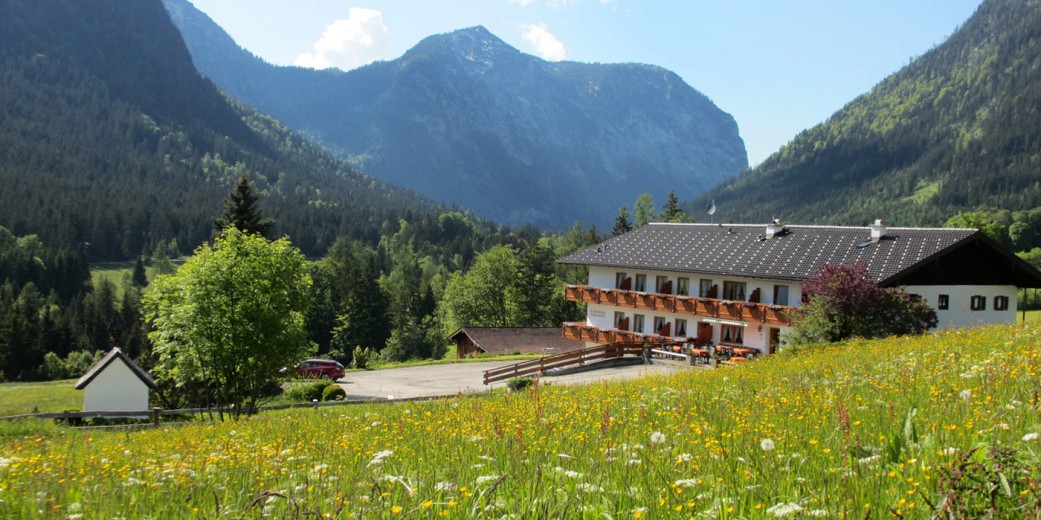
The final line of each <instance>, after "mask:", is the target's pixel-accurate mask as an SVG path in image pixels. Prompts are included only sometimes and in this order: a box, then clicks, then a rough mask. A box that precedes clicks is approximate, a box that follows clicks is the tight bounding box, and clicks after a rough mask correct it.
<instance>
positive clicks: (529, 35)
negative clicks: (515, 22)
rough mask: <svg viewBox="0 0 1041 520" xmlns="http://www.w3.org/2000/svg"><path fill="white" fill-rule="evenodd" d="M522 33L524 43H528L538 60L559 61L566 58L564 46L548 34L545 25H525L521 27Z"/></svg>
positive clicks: (551, 34)
mask: <svg viewBox="0 0 1041 520" xmlns="http://www.w3.org/2000/svg"><path fill="white" fill-rule="evenodd" d="M521 29H522V30H523V31H524V41H526V42H528V45H530V46H531V48H532V50H534V51H535V54H537V55H538V56H539V57H540V58H542V59H545V60H549V61H560V60H563V59H564V58H567V51H565V50H564V44H563V43H561V42H560V40H558V39H557V37H556V36H553V33H551V32H549V29H548V28H547V27H546V24H544V23H540V24H538V25H534V24H525V25H522V26H521Z"/></svg>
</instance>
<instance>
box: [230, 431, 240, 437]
mask: <svg viewBox="0 0 1041 520" xmlns="http://www.w3.org/2000/svg"><path fill="white" fill-rule="evenodd" d="M236 433H238V431H236V430H231V431H230V432H228V435H231V436H232V437H234V436H235V434H236Z"/></svg>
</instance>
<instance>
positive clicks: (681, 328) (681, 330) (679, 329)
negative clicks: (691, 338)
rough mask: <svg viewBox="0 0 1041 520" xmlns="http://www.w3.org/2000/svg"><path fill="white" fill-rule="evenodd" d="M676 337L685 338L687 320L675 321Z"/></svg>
mask: <svg viewBox="0 0 1041 520" xmlns="http://www.w3.org/2000/svg"><path fill="white" fill-rule="evenodd" d="M673 335H674V336H677V337H686V336H687V320H676V334H673Z"/></svg>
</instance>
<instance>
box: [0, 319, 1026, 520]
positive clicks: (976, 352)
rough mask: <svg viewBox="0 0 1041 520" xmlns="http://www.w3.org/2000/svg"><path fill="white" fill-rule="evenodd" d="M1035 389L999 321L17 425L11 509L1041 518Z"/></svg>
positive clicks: (12, 440)
mask: <svg viewBox="0 0 1041 520" xmlns="http://www.w3.org/2000/svg"><path fill="white" fill-rule="evenodd" d="M1039 392H1041V327H1039V326H1026V327H1022V326H994V327H983V328H977V329H971V330H952V331H944V332H940V333H936V334H929V335H925V336H921V337H913V338H890V339H886V340H877V341H852V342H849V343H845V344H841V345H832V346H826V347H820V348H815V349H809V350H804V351H802V352H799V353H798V354H779V355H775V356H770V357H767V358H764V359H762V360H756V361H753V362H748V363H744V364H741V365H737V366H733V367H727V368H720V369H717V370H690V371H684V372H682V373H679V374H677V375H673V376H649V377H646V378H642V379H638V380H627V381H619V382H613V383H597V384H591V385H588V386H563V385H545V384H542V385H537V386H535V387H533V388H532V389H530V390H528V391H524V392H515V393H505V392H501V393H493V394H490V395H483V396H482V397H480V398H476V397H457V398H452V399H443V400H437V401H431V402H408V403H389V404H381V405H376V404H362V405H357V406H351V407H335V408H319V409H316V410H311V409H305V410H291V411H284V412H282V411H279V412H270V413H264V414H260V415H257V416H254V417H248V418H245V419H242V420H239V421H237V422H231V421H229V422H226V423H216V424H204V423H194V424H187V425H182V426H178V427H169V428H159V429H147V430H141V431H130V432H126V431H123V432H108V431H77V430H69V429H60V430H54V431H40V432H38V433H30V434H28V435H20V436H19V435H14V434H12V435H7V434H5V433H4V430H3V429H2V428H0V499H2V501H0V517H2V518H33V517H45V518H64V517H67V516H69V515H79V516H82V518H112V517H115V516H123V517H126V518H142V517H146V516H147V517H152V518H164V519H165V518H173V519H177V518H216V517H229V518H232V517H234V518H262V517H268V518H310V517H315V518H395V517H402V518H440V517H446V518H467V519H469V518H614V519H623V518H647V519H649V518H690V517H695V518H727V519H737V518H774V517H781V516H787V517H788V518H818V517H819V518H855V519H862V518H929V517H933V516H937V517H943V518H948V517H950V518H980V517H991V518H1037V517H1039V515H1041V489H1039V482H1041V458H1039V453H1041V435H1039V434H1041V415H1039V414H1038V406H1039V404H1038V401H1037V397H1036V396H1037V395H1038V393H1039ZM77 517H78V516H77Z"/></svg>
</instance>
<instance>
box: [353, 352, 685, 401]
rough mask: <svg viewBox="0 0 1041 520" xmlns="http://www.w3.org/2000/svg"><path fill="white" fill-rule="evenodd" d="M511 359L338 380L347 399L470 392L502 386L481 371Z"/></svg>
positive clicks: (576, 378) (583, 375)
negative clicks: (486, 381)
mask: <svg viewBox="0 0 1041 520" xmlns="http://www.w3.org/2000/svg"><path fill="white" fill-rule="evenodd" d="M513 363H516V361H487V362H478V363H449V364H444V365H427V366H418V367H406V368H388V369H384V370H369V371H364V372H348V373H347V375H346V376H344V377H343V378H341V379H340V380H339V381H338V383H339V385H340V386H342V387H343V389H344V390H345V391H346V392H347V398H348V399H403V398H408V397H426V396H436V395H452V394H461V393H472V392H480V391H484V390H488V389H490V388H500V387H503V386H505V385H506V383H505V381H503V382H498V383H493V384H491V385H484V384H483V381H484V371H485V370H489V369H492V368H496V367H501V366H506V365H511V364H513ZM685 369H688V368H687V367H686V366H685V365H683V364H681V363H672V362H664V361H658V360H656V361H655V363H654V364H653V365H642V364H639V365H628V366H613V367H606V368H599V369H595V370H587V371H584V372H577V373H571V374H567V375H559V376H553V375H550V376H546V377H544V378H543V381H546V382H551V383H553V384H584V383H592V382H595V381H602V380H605V379H626V378H633V377H641V376H645V375H648V374H661V373H671V372H674V371H676V370H685Z"/></svg>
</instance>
